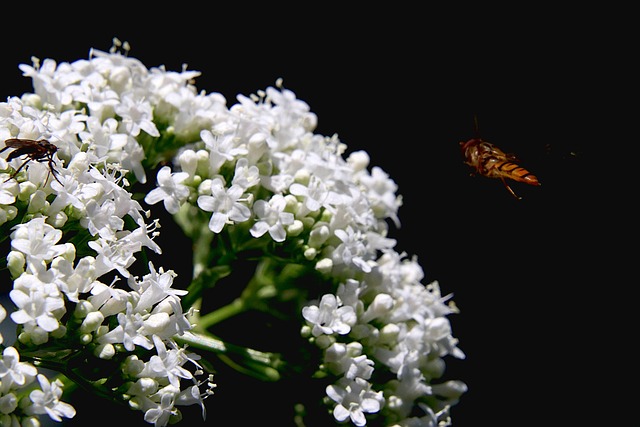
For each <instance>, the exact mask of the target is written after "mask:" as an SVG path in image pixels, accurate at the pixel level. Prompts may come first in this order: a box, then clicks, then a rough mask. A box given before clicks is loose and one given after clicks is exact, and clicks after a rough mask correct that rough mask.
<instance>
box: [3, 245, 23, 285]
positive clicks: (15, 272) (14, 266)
mask: <svg viewBox="0 0 640 427" xmlns="http://www.w3.org/2000/svg"><path fill="white" fill-rule="evenodd" d="M24 267H25V258H24V254H23V253H22V252H18V251H11V252H9V254H8V255H7V268H9V272H10V273H11V278H12V279H15V278H16V277H18V276H20V275H21V274H22V273H24Z"/></svg>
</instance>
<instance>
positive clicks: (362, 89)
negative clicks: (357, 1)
mask: <svg viewBox="0 0 640 427" xmlns="http://www.w3.org/2000/svg"><path fill="white" fill-rule="evenodd" d="M465 7H466V6H465ZM276 12H280V11H276ZM316 12H317V11H316ZM316 12H313V13H309V14H302V13H300V14H297V15H295V16H287V17H285V16H286V15H285V14H284V11H282V15H281V14H280V13H276V14H275V16H269V17H268V18H267V17H266V16H263V15H262V14H260V13H258V12H256V11H254V10H250V9H249V8H247V10H245V11H242V13H238V12H234V13H233V14H229V13H223V12H221V11H211V12H206V13H202V14H200V13H197V12H196V11H193V12H192V13H191V14H190V15H189V18H186V17H185V16H182V15H180V16H179V17H178V16H172V13H171V11H165V12H163V13H165V14H166V15H165V16H164V17H163V18H162V19H158V18H153V19H152V18H150V17H149V16H147V15H144V14H141V15H138V16H137V17H136V19H135V20H131V21H126V22H125V21H123V20H121V19H120V18H119V17H116V16H115V14H114V16H113V17H112V18H113V19H111V20H110V22H109V24H102V23H99V22H93V21H92V20H91V19H88V21H87V22H86V23H84V24H83V26H82V28H79V27H78V26H75V25H74V24H73V23H72V22H66V23H65V24H64V25H61V24H60V23H58V24H56V25H45V26H44V28H46V31H40V32H39V33H38V34H39V37H34V38H27V37H24V33H25V32H26V31H30V30H29V28H28V27H26V28H25V29H24V31H21V33H22V35H21V36H20V37H12V36H11V35H7V36H6V38H5V42H6V43H5V44H4V45H3V49H2V50H3V51H2V55H1V56H0V69H1V70H2V79H1V81H0V96H2V97H3V98H4V97H7V96H11V95H20V94H22V93H23V92H26V91H30V90H31V82H30V80H28V79H26V78H24V77H22V76H21V72H20V71H19V69H18V64H20V63H29V64H30V63H31V60H30V57H31V56H32V55H34V56H37V57H39V58H41V59H44V58H47V57H49V58H53V59H56V60H57V61H58V62H62V61H74V60H77V59H83V58H88V55H89V49H90V48H91V47H94V48H97V49H101V50H108V49H109V47H110V46H111V39H112V37H114V36H117V37H118V38H119V39H120V40H123V41H125V40H126V41H128V42H129V43H130V44H131V46H132V49H131V52H130V56H133V57H136V58H138V59H140V60H141V61H142V62H143V63H144V64H145V65H146V66H147V67H154V66H159V65H165V66H166V67H167V69H169V70H180V68H181V66H182V64H183V63H186V64H188V67H189V69H194V70H199V71H201V72H202V75H201V76H200V77H199V78H197V80H196V86H197V87H198V88H199V89H202V90H205V91H206V92H220V93H222V94H223V95H225V97H226V98H227V101H228V104H229V105H231V104H233V103H234V102H235V96H236V94H239V93H240V94H245V95H248V94H251V93H254V92H256V91H257V90H260V89H264V88H266V87H267V86H269V85H273V84H274V83H275V81H276V79H277V78H280V77H282V78H283V79H284V86H285V87H287V88H289V89H291V90H293V91H294V92H295V93H296V94H297V96H298V98H300V99H302V100H304V101H305V102H307V103H308V104H309V105H310V107H311V110H312V111H314V112H315V113H316V114H317V115H318V128H317V133H320V134H324V135H332V134H334V133H337V134H338V135H339V136H340V139H341V140H342V142H344V143H346V144H347V145H348V147H349V151H353V150H359V149H363V150H366V151H368V152H369V154H370V157H371V164H372V165H377V166H380V167H381V168H382V169H384V170H385V171H386V172H387V173H388V174H389V175H390V176H391V178H392V179H393V180H394V181H395V182H396V183H397V185H398V193H399V194H401V195H402V196H403V200H404V204H403V206H402V207H401V209H400V219H401V222H402V227H401V229H399V230H393V231H392V237H396V238H397V239H398V245H397V248H396V249H397V250H398V251H406V252H407V253H408V254H409V255H417V256H418V260H419V262H420V264H421V265H422V266H423V268H424V271H425V275H426V278H425V280H424V283H428V282H430V281H432V280H438V282H439V283H440V286H441V289H442V292H443V294H449V293H451V294H453V299H454V301H455V302H456V304H457V305H458V307H459V309H460V314H457V315H453V316H451V317H450V320H451V322H452V325H453V335H454V336H456V337H457V338H459V340H460V344H459V346H460V348H461V349H462V350H463V351H464V352H465V353H466V355H467V358H466V360H463V361H458V360H454V359H447V371H446V373H445V377H446V378H447V379H460V380H463V381H464V382H466V383H467V385H468V387H469V391H468V392H467V393H466V394H465V395H463V397H462V399H461V402H460V403H459V405H457V406H455V407H454V408H453V410H452V415H453V425H454V426H456V427H468V426H477V425H492V426H514V425H535V426H538V425H567V424H568V423H571V424H572V425H585V424H589V423H594V425H604V424H603V422H604V421H605V420H606V419H608V418H609V417H612V416H613V415H612V414H615V413H616V412H617V411H618V405H620V403H617V404H616V403H614V404H610V403H605V399H608V398H609V397H611V396H612V395H613V396H618V392H617V390H616V389H615V388H614V389H611V388H608V387H606V386H604V385H603V383H602V381H603V378H606V377H610V376H615V374H614V373H612V369H613V368H614V366H615V363H612V361H611V359H610V358H609V357H610V356H611V354H618V353H619V352H620V353H621V352H623V350H617V349H615V347H616V342H619V341H618V340H617V339H616V338H615V337H614V336H612V335H613V331H614V330H615V329H617V323H616V322H615V321H614V320H613V319H612V313H614V312H615V311H616V310H615V307H616V306H617V305H618V304H619V303H617V302H615V300H616V299H619V298H620V297H619V296H618V295H615V296H614V295H611V294H615V293H616V290H615V288H612V287H611V286H612V285H610V284H609V283H610V282H607V281H605V278H604V277H603V276H601V275H600V271H601V270H602V269H603V268H602V263H603V261H602V259H601V258H600V257H599V255H598V252H597V251H598V250H599V248H602V247H603V246H604V247H605V248H606V247H609V248H613V246H611V245H610V244H609V237H610V236H611V235H612V234H615V233H613V232H609V231H608V232H606V233H605V232H604V231H601V228H600V227H599V224H602V223H603V222H606V223H607V225H608V226H611V227H614V226H616V225H617V224H616V222H613V223H611V222H608V220H605V219H603V217H601V216H600V215H599V214H598V213H597V212H599V210H601V209H602V208H603V206H604V205H606V203H608V201H606V200H608V199H609V197H610V196H607V194H610V193H611V192H613V191H614V189H617V188H618V187H613V186H612V187H608V185H607V184H604V181H603V180H604V178H606V177H607V176H609V175H612V174H618V169H617V168H619V165H618V163H617V161H615V160H614V159H617V158H619V157H625V156H633V155H635V147H634V146H629V145H626V146H622V145H618V144H619V142H620V141H617V140H616V139H615V138H614V137H613V132H614V130H615V129H616V128H617V124H616V123H617V122H618V121H622V120H623V119H622V114H623V113H622V111H626V110H625V109H624V108H622V107H621V106H620V102H619V101H618V99H619V98H620V97H621V98H625V97H627V96H628V93H627V92H624V91H622V90H621V88H622V87H623V85H621V84H620V80H619V78H620V76H621V75H623V74H624V73H626V72H627V67H626V66H625V65H624V64H620V60H621V56H620V50H618V49H617V48H616V47H617V46H619V44H617V43H618V42H619V41H622V40H624V39H625V37H626V35H624V34H622V27H623V26H616V25H614V26H613V29H612V30H608V31H607V32H605V31H604V30H603V29H601V26H599V25H596V24H595V22H594V21H593V20H592V17H595V16H596V15H597V11H593V13H591V12H589V13H590V16H591V17H586V18H585V16H584V15H581V18H580V19H578V18H576V16H575V15H574V14H572V13H564V14H563V13H560V11H557V10H554V11H547V12H549V13H545V12H543V11H534V10H527V11H526V12H522V13H518V14H516V13H512V12H511V11H504V10H503V11H501V12H502V13H512V14H511V15H510V19H508V20H504V21H503V20H500V19H495V18H493V19H492V18H491V17H489V18H487V19H485V18H483V17H481V16H480V15H474V13H473V12H474V11H469V12H470V13H469V15H471V16H472V19H462V18H461V17H459V16H458V15H456V14H446V13H445V14H443V13H442V12H437V13H436V12H435V11H418V10H393V9H392V10H389V9H388V7H385V8H384V9H379V10H378V9H376V10H373V9H372V10H368V11H366V13H364V12H363V11H360V12H358V13H347V12H345V11H343V10H341V9H336V10H335V11H331V12H330V13H323V14H319V13H316ZM582 12H587V11H584V10H582ZM289 13H290V12H289ZM34 31H35V28H34ZM618 32H619V33H618ZM605 37H606V38H605ZM622 59H623V60H626V56H623V57H622ZM614 99H616V101H614ZM474 115H477V117H478V119H479V125H480V133H481V135H482V137H483V138H484V139H485V140H488V141H490V142H493V143H495V144H496V145H497V146H499V147H501V148H502V149H503V150H504V151H507V152H514V153H516V154H517V155H518V156H519V157H520V159H521V164H522V166H525V167H526V168H527V169H529V170H530V171H531V172H533V173H534V174H536V175H537V176H538V178H539V179H540V181H541V182H542V186H541V187H529V186H526V185H524V184H518V183H513V185H512V188H513V189H514V190H515V191H516V193H518V194H519V195H521V196H522V197H523V199H522V200H520V201H518V200H515V199H514V198H512V197H511V195H510V194H509V193H508V192H507V191H506V190H505V188H504V187H503V186H502V184H501V183H500V181H498V180H492V179H487V178H482V177H476V178H472V177H470V176H469V170H468V168H467V167H466V166H465V165H464V164H463V163H462V158H461V155H460V152H459V146H458V143H459V141H465V140H467V139H469V138H471V137H473V136H474V129H473V117H474ZM624 147H627V148H624ZM592 160H594V161H596V160H597V162H598V166H597V167H594V166H593V164H592V163H590V161H592ZM620 172H622V171H620ZM621 180H623V178H621ZM627 200H628V199H627ZM158 211H159V210H158V209H156V212H158ZM158 214H160V212H158ZM161 238H162V239H166V240H167V241H171V237H167V236H162V235H161ZM160 242H162V240H160ZM161 246H162V243H161ZM172 246H175V245H171V244H169V245H165V246H163V249H165V251H166V252H168V258H167V259H173V258H172V256H175V255H176V254H177V252H176V254H173V255H172ZM596 247H597V248H598V249H596ZM167 267H169V266H167ZM177 268H178V267H176V268H174V269H177ZM609 280H611V279H610V278H609ZM607 331H608V332H607ZM622 375H624V374H622ZM219 380H220V379H219ZM220 381H221V380H220ZM293 386H295V385H293ZM225 387H228V385H226V384H223V383H222V382H221V383H220V385H219V390H218V391H217V394H218V395H216V396H214V397H213V398H211V399H210V400H208V401H207V405H208V408H209V409H208V410H209V415H208V419H209V420H211V421H210V423H211V425H216V423H215V422H214V421H213V420H215V419H216V418H219V417H221V416H224V417H227V416H229V415H230V418H231V419H234V418H235V417H240V418H239V419H241V420H242V419H243V420H245V422H247V423H249V422H250V421H252V420H262V421H264V420H266V419H269V418H270V417H272V415H271V414H270V413H265V412H263V411H268V409H265V408H267V407H272V406H269V405H272V403H266V404H265V405H261V404H260V403H259V402H261V401H263V400H264V401H266V402H269V399H271V397H270V396H269V393H270V390H269V389H268V388H266V387H262V386H261V385H259V384H256V385H255V387H252V388H250V389H247V390H246V391H245V392H244V393H243V394H241V395H242V396H244V397H243V399H244V400H243V401H241V402H238V401H237V400H235V401H234V400H233V399H231V398H229V397H225V396H226V395H225V391H224V389H225ZM234 396H235V397H234V399H237V394H236V395H234ZM217 400H219V401H220V402H221V403H220V404H218V403H217ZM614 400H617V397H616V398H615V399H614ZM229 404H237V405H239V409H233V410H232V409H230V408H229V406H228V405H229ZM102 408H103V407H102V406H100V404H98V403H96V404H95V408H94V410H90V411H87V413H83V409H84V410H85V411H86V409H88V408H83V407H80V406H78V409H79V411H80V412H79V414H78V416H77V418H76V419H75V420H74V421H73V422H71V423H68V425H84V424H83V423H84V422H86V421H87V420H90V419H92V418H93V417H95V411H100V414H101V418H103V419H105V420H107V421H117V420H121V419H122V418H121V417H122V416H123V415H122V413H121V412H119V411H117V410H116V409H115V408H114V410H113V411H104V410H103V409H102ZM125 414H126V415H125V416H126V417H127V418H126V420H127V422H135V420H134V417H137V416H138V414H137V413H136V414H134V413H130V412H127V413H125ZM243 417H245V418H243ZM577 420H580V421H581V422H583V424H580V422H577ZM275 421H276V422H278V424H280V425H287V423H285V422H282V423H280V422H279V421H281V420H277V419H276V420H275ZM138 424H139V425H146V423H144V422H140V423H138ZM605 424H606V423H605ZM132 425H133V424H132ZM219 425H221V424H219Z"/></svg>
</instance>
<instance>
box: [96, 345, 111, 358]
mask: <svg viewBox="0 0 640 427" xmlns="http://www.w3.org/2000/svg"><path fill="white" fill-rule="evenodd" d="M93 354H94V355H95V356H96V357H99V358H100V359H105V360H108V359H111V358H112V357H113V356H114V355H115V354H116V349H115V347H114V346H113V345H111V344H100V345H99V346H97V347H96V349H95V350H94V351H93Z"/></svg>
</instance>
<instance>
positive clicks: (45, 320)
mask: <svg viewBox="0 0 640 427" xmlns="http://www.w3.org/2000/svg"><path fill="white" fill-rule="evenodd" d="M16 282H23V283H24V282H26V283H24V284H22V283H16V287H15V288H14V289H13V290H12V291H11V292H9V296H10V297H11V300H12V301H13V302H14V304H15V305H16V307H17V308H18V310H16V311H14V312H13V313H11V319H12V320H13V321H14V322H16V323H17V324H19V325H25V326H28V327H35V326H37V327H39V328H41V329H43V330H44V331H46V332H53V331H55V330H56V329H58V327H59V326H60V323H59V321H58V319H59V318H60V317H61V315H62V314H64V312H65V311H66V310H65V305H64V299H63V298H62V294H61V293H60V291H59V290H58V288H57V286H55V284H53V283H49V284H46V283H43V282H41V281H40V280H39V279H38V278H37V277H36V276H33V275H31V274H28V273H24V274H22V275H21V276H20V277H19V278H18V279H16ZM19 286H20V287H21V288H20V289H18V287H19Z"/></svg>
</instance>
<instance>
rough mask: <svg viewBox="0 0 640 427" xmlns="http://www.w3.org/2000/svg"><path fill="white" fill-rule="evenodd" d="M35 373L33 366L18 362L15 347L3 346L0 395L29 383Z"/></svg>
mask: <svg viewBox="0 0 640 427" xmlns="http://www.w3.org/2000/svg"><path fill="white" fill-rule="evenodd" d="M37 374H38V370H37V369H36V367H35V366H33V365H31V364H30V363H27V362H20V353H18V351H17V350H16V349H15V348H13V347H7V348H5V349H4V351H3V352H2V357H0V395H3V394H6V393H7V392H8V391H9V390H11V389H16V388H19V387H23V386H25V385H27V384H30V383H31V382H32V381H33V380H34V379H35V377H36V375H37Z"/></svg>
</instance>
